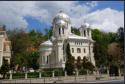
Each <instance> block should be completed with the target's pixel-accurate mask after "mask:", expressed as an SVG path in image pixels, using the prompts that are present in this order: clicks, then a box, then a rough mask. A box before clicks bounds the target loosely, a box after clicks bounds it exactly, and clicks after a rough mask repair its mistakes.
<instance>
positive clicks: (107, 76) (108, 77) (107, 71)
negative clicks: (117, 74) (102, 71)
mask: <svg viewBox="0 0 125 84" xmlns="http://www.w3.org/2000/svg"><path fill="white" fill-rule="evenodd" d="M107 77H108V79H109V69H107Z"/></svg>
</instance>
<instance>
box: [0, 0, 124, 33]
mask: <svg viewBox="0 0 125 84" xmlns="http://www.w3.org/2000/svg"><path fill="white" fill-rule="evenodd" d="M6 5H7V6H6ZM61 7H62V10H63V11H64V13H66V14H67V15H68V16H69V17H70V20H71V23H72V24H71V25H72V26H73V27H77V28H79V27H80V26H81V25H82V24H83V22H84V18H85V19H86V22H87V23H89V24H90V26H91V28H92V29H95V28H97V29H99V30H102V31H106V32H116V31H117V29H118V27H120V26H121V27H124V1H62V2H59V1H52V2H51V1H49V2H48V1H25V2H24V1H20V2H19V1H1V3H0V11H2V13H0V27H2V26H3V24H5V25H6V28H7V29H13V28H16V27H18V28H20V27H23V28H27V30H26V32H29V30H32V29H35V30H36V29H37V28H40V29H41V31H42V32H43V33H44V28H50V26H51V25H52V21H53V18H54V17H55V15H56V14H58V13H59V11H60V8H61Z"/></svg>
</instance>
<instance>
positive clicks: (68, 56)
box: [66, 43, 72, 62]
mask: <svg viewBox="0 0 125 84" xmlns="http://www.w3.org/2000/svg"><path fill="white" fill-rule="evenodd" d="M66 55H67V59H68V61H69V62H71V56H72V55H71V52H70V45H69V43H68V44H67V47H66Z"/></svg>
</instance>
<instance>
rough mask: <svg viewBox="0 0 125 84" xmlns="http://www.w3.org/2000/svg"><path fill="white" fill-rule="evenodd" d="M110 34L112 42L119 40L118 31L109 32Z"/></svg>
mask: <svg viewBox="0 0 125 84" xmlns="http://www.w3.org/2000/svg"><path fill="white" fill-rule="evenodd" d="M108 34H109V36H110V37H111V40H110V43H115V42H117V33H113V32H109V33H108Z"/></svg>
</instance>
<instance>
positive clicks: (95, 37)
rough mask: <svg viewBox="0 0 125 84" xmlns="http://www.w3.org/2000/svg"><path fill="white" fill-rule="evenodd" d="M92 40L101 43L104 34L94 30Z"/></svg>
mask: <svg viewBox="0 0 125 84" xmlns="http://www.w3.org/2000/svg"><path fill="white" fill-rule="evenodd" d="M92 39H93V40H95V41H96V42H97V43H101V40H102V32H101V31H99V30H98V29H94V30H92Z"/></svg>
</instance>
